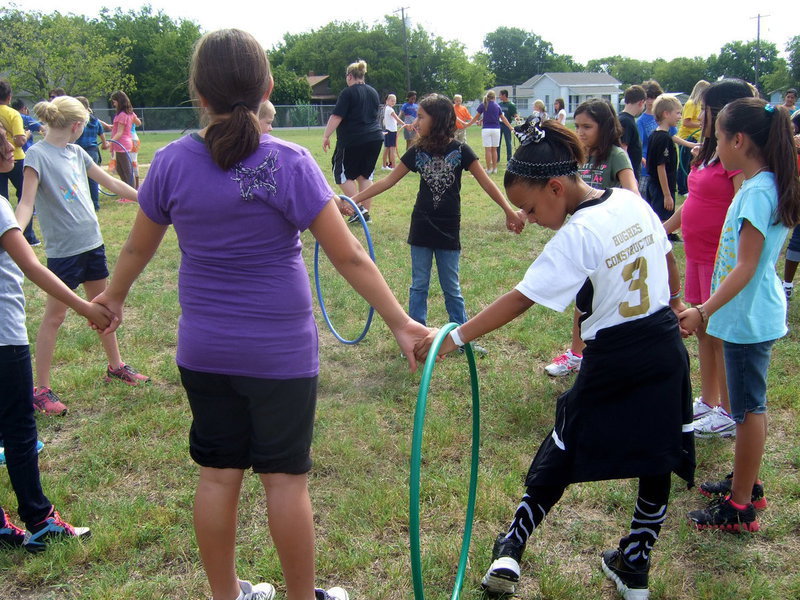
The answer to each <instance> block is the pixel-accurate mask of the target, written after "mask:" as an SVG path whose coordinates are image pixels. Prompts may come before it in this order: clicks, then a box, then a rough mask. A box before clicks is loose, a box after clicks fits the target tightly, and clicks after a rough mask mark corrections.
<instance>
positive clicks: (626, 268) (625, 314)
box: [516, 188, 672, 341]
mask: <svg viewBox="0 0 800 600" xmlns="http://www.w3.org/2000/svg"><path fill="white" fill-rule="evenodd" d="M671 249H672V245H671V244H670V243H669V241H668V240H667V236H666V234H665V232H664V227H663V226H662V225H661V222H660V221H659V219H658V217H657V216H656V214H655V213H654V212H653V210H652V209H651V208H650V206H649V205H648V204H647V203H646V202H645V201H644V200H642V199H641V198H640V197H639V196H637V195H636V194H634V193H632V192H630V191H628V190H624V189H619V188H612V189H609V190H606V192H605V193H604V194H603V196H601V197H600V198H598V199H597V200H591V201H589V202H585V203H583V204H581V205H580V206H579V207H578V210H576V211H575V214H573V215H572V217H571V218H570V220H569V221H568V222H567V223H566V224H565V225H564V226H563V227H562V228H561V229H559V230H558V232H556V234H555V235H554V236H553V238H552V239H551V240H550V241H549V242H548V243H547V245H545V247H544V250H543V251H542V253H541V254H540V255H539V257H538V258H537V259H536V260H535V261H534V262H533V264H532V265H531V266H530V267H529V268H528V271H527V273H525V277H524V279H523V280H522V281H521V282H520V283H519V285H517V287H516V289H517V290H518V291H519V292H520V293H522V294H523V295H524V296H526V297H527V298H529V299H530V300H532V301H533V302H536V303H538V304H542V305H543V306H546V307H548V308H552V309H553V310H557V311H559V312H561V311H564V310H565V309H566V308H567V307H568V306H569V305H570V303H571V302H572V301H573V300H575V301H576V306H577V307H578V310H579V311H580V312H582V313H583V316H582V317H581V337H582V338H583V340H584V341H588V340H593V339H594V338H595V336H596V335H597V332H598V331H600V330H601V329H606V328H608V327H614V326H615V325H619V324H621V323H625V322H628V321H632V320H635V319H641V318H642V317H646V316H647V315H650V314H653V313H655V312H657V311H659V310H661V309H662V308H664V307H666V306H669V274H668V272H667V263H666V258H665V255H666V254H667V252H669V251H670V250H671Z"/></svg>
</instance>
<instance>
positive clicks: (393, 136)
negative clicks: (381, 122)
mask: <svg viewBox="0 0 800 600" xmlns="http://www.w3.org/2000/svg"><path fill="white" fill-rule="evenodd" d="M383 145H384V146H385V147H386V148H394V147H396V146H397V132H396V131H387V132H386V135H384V136H383Z"/></svg>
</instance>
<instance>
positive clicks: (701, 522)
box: [689, 496, 761, 533]
mask: <svg viewBox="0 0 800 600" xmlns="http://www.w3.org/2000/svg"><path fill="white" fill-rule="evenodd" d="M689 520H690V521H691V522H692V525H694V526H695V527H696V528H697V529H719V530H721V531H730V532H732V533H741V532H742V531H751V532H754V531H758V530H759V529H760V528H761V527H760V525H759V524H758V519H757V518H756V509H755V507H754V506H753V505H752V503H751V504H748V505H747V506H746V507H745V509H744V510H739V509H738V508H736V507H735V506H733V505H732V504H731V497H730V496H725V497H724V498H722V499H719V500H714V501H713V502H711V504H710V505H709V506H708V508H704V509H703V510H693V511H691V512H690V513H689Z"/></svg>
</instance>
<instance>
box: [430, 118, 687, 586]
mask: <svg viewBox="0 0 800 600" xmlns="http://www.w3.org/2000/svg"><path fill="white" fill-rule="evenodd" d="M516 132H517V136H518V137H519V138H520V141H521V146H520V147H519V149H518V150H517V152H516V154H515V155H514V158H513V159H512V160H511V161H510V162H509V165H508V170H507V172H506V175H505V181H504V183H505V187H506V193H507V195H508V198H509V200H510V201H511V202H512V203H513V204H514V205H515V206H517V207H518V208H520V209H521V214H522V215H523V216H525V217H526V218H527V219H528V221H529V222H531V223H536V224H538V225H541V226H542V227H547V228H549V229H553V230H557V233H556V234H555V236H554V237H553V238H552V239H551V240H550V241H549V242H548V243H547V245H546V246H545V248H544V250H543V251H542V253H541V255H540V256H539V257H538V258H537V259H536V261H535V262H534V263H533V264H532V265H531V266H530V268H529V269H528V272H527V273H526V275H525V277H524V278H523V280H522V281H521V282H520V283H519V285H517V287H516V288H515V289H514V290H512V291H510V292H508V293H506V294H505V295H503V296H501V297H500V298H498V299H497V300H496V301H495V302H494V303H493V304H491V305H490V306H489V307H487V308H486V309H484V310H483V311H482V312H480V313H479V314H478V315H477V316H475V317H473V318H472V319H470V320H469V321H467V322H466V323H464V324H463V325H461V327H459V328H457V329H456V330H455V331H454V332H453V334H452V335H451V337H450V338H448V339H446V340H445V343H444V344H443V345H442V349H441V354H447V353H448V352H452V351H453V350H455V349H456V348H457V347H458V346H461V345H463V344H465V343H467V342H469V341H472V340H474V339H476V338H477V337H479V336H481V335H483V334H485V333H488V332H490V331H493V330H495V329H497V328H499V327H502V326H503V325H505V324H506V323H508V322H509V321H511V320H513V319H515V318H516V317H518V316H519V315H521V314H522V313H523V312H525V311H526V310H527V309H529V308H530V307H531V306H533V304H534V303H539V304H543V305H544V306H547V307H548V308H552V309H554V310H558V311H563V310H565V309H566V308H567V307H568V306H569V305H570V304H571V302H572V301H573V300H575V301H576V304H577V305H578V306H579V307H580V309H581V312H582V313H583V318H582V322H581V335H582V337H583V339H584V341H585V342H586V352H585V355H584V363H583V367H582V368H581V370H580V372H579V373H578V377H577V379H576V381H575V385H574V386H573V387H572V389H571V390H569V391H568V392H566V393H565V394H563V395H562V396H561V397H560V398H559V399H558V403H557V409H556V422H555V426H554V428H553V430H552V431H551V432H550V433H549V434H548V436H547V437H546V439H545V440H544V442H543V443H542V445H541V446H540V448H539V451H538V453H537V454H536V457H535V458H534V459H533V462H532V464H531V467H530V469H529V471H528V475H527V478H526V482H525V483H526V486H527V489H526V493H525V495H524V496H523V498H522V501H521V503H520V505H519V507H518V508H517V510H516V513H515V515H514V519H513V521H512V523H511V526H510V527H509V528H508V530H507V531H504V532H502V533H500V534H499V535H498V537H497V541H496V542H495V546H494V551H493V555H492V564H491V566H490V568H489V570H488V571H487V573H486V576H485V577H484V578H483V586H484V587H485V588H486V589H487V591H489V592H490V593H496V594H499V593H513V592H514V591H515V588H516V584H517V582H518V581H519V574H520V565H519V563H520V560H521V557H522V553H523V550H524V549H525V544H526V542H527V539H528V537H529V536H530V535H531V534H532V533H533V530H534V529H535V528H536V527H537V526H539V524H540V523H541V522H542V520H543V519H544V516H545V515H546V514H547V512H548V511H549V510H550V509H551V508H552V507H553V505H554V504H555V503H556V502H557V501H558V499H559V498H560V497H561V495H562V494H563V492H564V490H565V488H566V487H567V486H568V485H569V484H571V483H576V482H580V481H599V480H605V479H621V478H631V477H637V478H639V493H638V498H637V500H636V505H635V510H634V513H633V520H632V523H631V530H630V533H629V534H628V535H627V536H626V537H624V538H622V539H621V540H620V543H619V547H618V548H617V549H614V550H607V551H605V552H604V553H603V556H602V562H601V566H602V569H603V571H604V572H605V573H606V575H607V576H608V577H609V578H610V579H612V580H613V581H614V582H615V583H616V585H617V588H618V589H619V591H620V592H621V593H622V595H623V596H624V597H625V598H626V599H627V600H631V599H636V600H640V599H644V598H647V597H648V588H647V583H648V582H647V580H648V571H649V565H650V557H649V550H650V549H651V548H652V546H653V544H654V543H655V541H656V539H657V538H658V534H659V531H660V529H661V524H662V523H663V521H664V518H665V517H666V508H667V501H668V499H669V490H670V473H671V472H673V471H674V472H676V473H677V474H678V475H680V476H681V477H682V478H684V479H686V480H687V481H689V482H691V480H692V477H693V472H694V446H693V443H694V439H693V436H692V434H691V432H689V433H682V432H683V431H684V430H685V429H686V428H685V427H684V424H691V402H690V398H691V389H690V381H689V362H688V357H687V354H686V350H685V348H684V346H683V343H682V341H681V336H680V332H679V328H678V323H677V319H676V317H675V315H674V313H673V310H671V309H675V310H677V309H679V308H680V307H681V302H680V299H679V297H678V296H677V295H675V296H674V297H673V298H671V297H670V296H671V294H670V290H671V289H672V290H677V289H678V288H679V278H678V272H677V269H676V267H675V262H674V259H673V258H672V254H671V246H670V244H669V242H668V241H667V238H666V235H665V233H664V229H663V227H662V226H661V223H660V221H659V220H658V217H656V215H655V213H653V211H652V210H651V209H650V207H649V206H647V205H646V204H645V203H644V202H642V200H641V198H640V197H639V196H638V195H636V194H634V193H632V192H630V191H628V190H623V189H609V190H596V189H594V188H591V187H589V185H587V184H586V183H585V182H584V181H582V180H581V178H580V176H579V174H578V165H579V164H581V163H583V158H584V157H583V150H582V148H581V144H580V142H579V141H578V139H577V137H576V136H575V134H573V133H572V132H571V131H569V130H568V129H567V128H565V127H564V126H563V125H561V124H559V123H558V122H556V121H553V120H551V121H545V122H543V123H542V122H540V121H539V120H538V118H535V117H530V118H529V119H528V121H526V123H525V124H524V125H522V126H520V127H518V128H517V129H516ZM570 215H571V217H570V219H569V221H568V222H566V223H565V221H567V216H570ZM434 333H435V332H434ZM433 335H434V334H431V335H430V336H429V337H428V338H426V340H425V341H424V342H422V343H420V344H418V345H417V347H416V348H415V351H416V353H417V357H418V358H424V357H425V356H426V355H427V353H428V349H429V348H430V344H431V342H432V340H433ZM631 361H633V363H635V364H634V365H633V368H631ZM645 399H646V400H647V402H645V401H644V400H645Z"/></svg>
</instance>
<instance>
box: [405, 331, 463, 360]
mask: <svg viewBox="0 0 800 600" xmlns="http://www.w3.org/2000/svg"><path fill="white" fill-rule="evenodd" d="M437 333H439V330H438V329H431V330H430V332H429V333H428V335H426V336H425V337H424V338H423V339H421V340H420V341H418V342H417V345H416V346H414V356H416V358H417V360H418V361H420V362H423V361H424V360H425V359H426V358H427V357H428V352H429V351H430V349H431V346H432V345H433V340H434V338H435V337H436V334H437ZM455 350H458V346H456V344H455V342H454V341H453V338H451V337H450V336H449V335H448V336H447V337H445V338H444V341H442V345H441V346H440V348H439V356H438V357H437V358H443V357H444V356H445V355H447V354H450V353H451V352H453V351H455Z"/></svg>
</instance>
